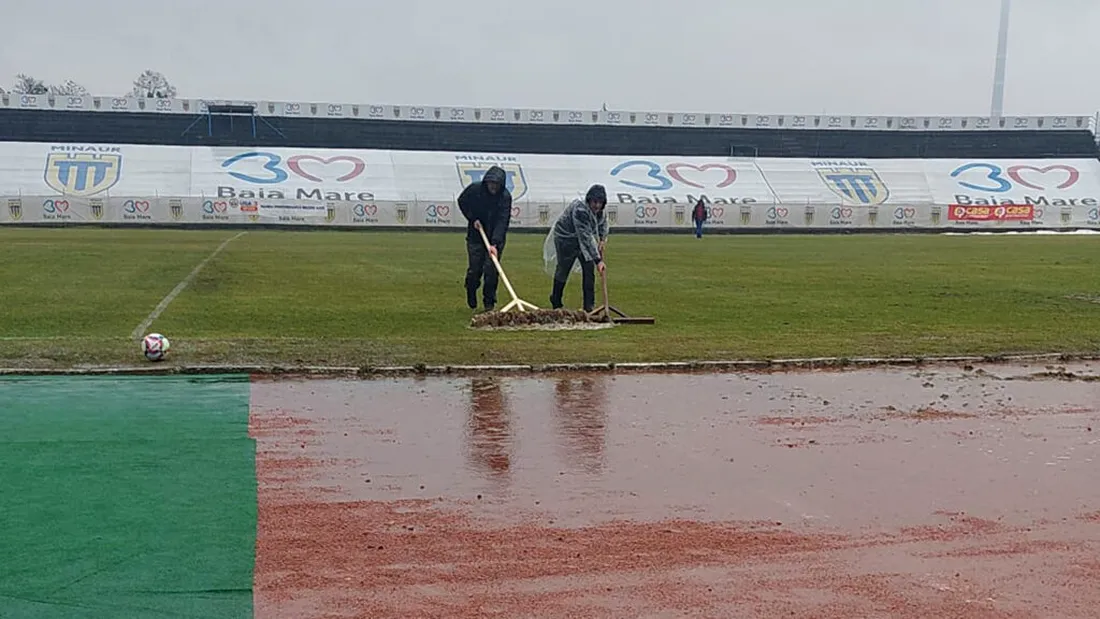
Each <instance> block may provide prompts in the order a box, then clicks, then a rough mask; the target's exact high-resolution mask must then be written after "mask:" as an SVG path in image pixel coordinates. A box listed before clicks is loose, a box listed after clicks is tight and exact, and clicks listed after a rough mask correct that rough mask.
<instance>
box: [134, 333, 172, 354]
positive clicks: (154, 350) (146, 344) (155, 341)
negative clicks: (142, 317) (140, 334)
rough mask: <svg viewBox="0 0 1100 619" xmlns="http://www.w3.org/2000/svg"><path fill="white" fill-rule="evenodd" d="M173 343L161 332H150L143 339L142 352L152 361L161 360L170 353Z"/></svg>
mask: <svg viewBox="0 0 1100 619" xmlns="http://www.w3.org/2000/svg"><path fill="white" fill-rule="evenodd" d="M170 347H171V344H170V343H169V342H168V338H166V337H164V336H163V335H161V334H159V333H150V334H149V335H146V336H145V337H144V338H142V340H141V354H143V355H145V358H146V359H148V360H150V361H160V360H162V359H164V357H165V356H166V355H167V354H168V349H169V348H170Z"/></svg>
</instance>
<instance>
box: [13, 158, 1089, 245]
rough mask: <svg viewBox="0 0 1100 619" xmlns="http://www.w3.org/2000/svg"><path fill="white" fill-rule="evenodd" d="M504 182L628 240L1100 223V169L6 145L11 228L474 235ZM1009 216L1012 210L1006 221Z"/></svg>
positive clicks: (536, 206) (546, 216)
mask: <svg viewBox="0 0 1100 619" xmlns="http://www.w3.org/2000/svg"><path fill="white" fill-rule="evenodd" d="M493 165H498V166H500V167H502V168H503V169H504V170H505V173H506V175H507V185H508V188H509V190H510V191H511V193H512V195H513V209H512V218H513V224H512V225H513V226H514V227H516V228H524V227H539V228H541V227H546V226H549V225H551V223H552V222H553V219H554V218H555V217H556V216H557V214H558V213H560V212H561V211H562V210H563V209H564V208H565V206H566V205H567V204H568V203H569V202H570V201H571V200H573V199H575V198H578V197H581V196H583V195H584V193H585V191H586V190H587V188H588V187H589V186H590V185H592V184H594V183H600V184H603V185H604V186H605V187H606V188H607V193H608V197H609V204H608V218H609V220H610V221H611V224H612V225H613V226H614V227H617V228H624V229H626V228H636V229H667V228H678V227H689V226H691V225H692V222H691V212H692V207H693V206H694V204H695V203H696V202H697V201H698V200H702V201H703V202H704V204H705V205H706V206H707V209H708V213H709V219H708V221H707V224H706V225H707V226H709V227H712V228H812V229H830V228H868V227H869V228H876V229H880V228H881V229H896V228H929V227H934V228H964V229H965V228H974V227H978V228H990V227H993V228H998V227H1000V228H1027V227H1035V226H1043V227H1064V226H1086V227H1091V226H1094V225H1096V221H1097V220H1098V217H1097V214H1098V212H1097V209H1098V208H1100V161H1097V160H1094V159H1071V160H1064V159H1040V160H954V159H952V160H947V159H931V160H907V159H838V160H831V159H820V160H817V159H813V160H811V159H776V158H770V159H769V158H759V159H743V158H742V159H737V158H724V157H614V156H576V155H509V154H492V153H455V152H419V151H385V150H325V149H285V148H221V147H219V148H210V147H183V146H140V145H96V144H80V145H72V144H48V143H18V142H14V143H13V142H9V143H0V196H3V197H4V198H3V199H4V200H5V201H6V206H7V208H5V209H4V210H3V211H2V212H0V223H14V222H28V223H34V222H72V223H80V222H105V223H139V224H168V223H214V224H223V223H242V224H243V223H261V222H262V223H276V224H287V225H331V226H415V227H430V228H450V227H461V226H463V225H465V222H464V219H463V217H462V215H461V213H460V212H459V211H458V207H457V197H458V194H459V193H461V191H462V190H463V188H464V187H466V186H467V185H469V184H470V183H473V182H477V181H479V180H480V179H481V177H482V176H483V175H484V173H485V172H486V171H487V170H488V169H489V167H490V166H493ZM1002 207H1003V208H1002Z"/></svg>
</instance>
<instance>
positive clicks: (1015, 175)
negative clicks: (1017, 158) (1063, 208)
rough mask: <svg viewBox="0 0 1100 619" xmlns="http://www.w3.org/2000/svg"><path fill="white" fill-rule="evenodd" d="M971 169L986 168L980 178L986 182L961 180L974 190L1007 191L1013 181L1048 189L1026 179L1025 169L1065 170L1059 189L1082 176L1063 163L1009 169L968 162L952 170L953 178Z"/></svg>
mask: <svg viewBox="0 0 1100 619" xmlns="http://www.w3.org/2000/svg"><path fill="white" fill-rule="evenodd" d="M970 170H984V171H985V174H986V175H985V177H984V178H981V179H979V180H981V181H984V182H985V183H984V184H977V183H971V182H968V181H964V180H959V185H961V186H963V187H966V188H967V189H973V190H974V191H986V192H990V193H1005V192H1006V191H1009V190H1011V189H1012V184H1013V182H1015V183H1016V184H1018V185H1023V186H1024V187H1027V188H1029V189H1035V190H1037V191H1042V190H1043V189H1048V188H1047V187H1043V186H1040V185H1036V184H1035V183H1033V182H1030V181H1028V180H1026V179H1024V178H1023V177H1022V176H1021V174H1020V172H1021V171H1023V170H1032V171H1034V172H1038V173H1039V174H1043V175H1045V174H1047V173H1048V172H1052V171H1054V170H1061V171H1062V172H1065V174H1066V179H1065V180H1064V181H1062V182H1061V183H1060V184H1058V185H1057V186H1056V187H1057V189H1066V188H1068V187H1071V186H1073V185H1074V184H1076V183H1077V180H1078V179H1079V178H1080V177H1081V173H1080V172H1078V171H1077V169H1076V168H1074V167H1071V166H1068V165H1065V164H1061V163H1058V164H1054V165H1049V166H1045V167H1042V168H1040V167H1037V166H1033V165H1014V166H1009V167H1008V169H1007V170H1006V169H1005V168H1002V167H1001V166H999V165H996V164H993V163H968V164H966V165H963V166H959V167H957V168H955V170H954V171H953V172H951V178H954V179H958V178H959V177H960V176H962V175H963V174H966V173H967V172H969V171H970ZM1005 174H1007V175H1008V178H1005ZM971 178H974V176H973V175H971Z"/></svg>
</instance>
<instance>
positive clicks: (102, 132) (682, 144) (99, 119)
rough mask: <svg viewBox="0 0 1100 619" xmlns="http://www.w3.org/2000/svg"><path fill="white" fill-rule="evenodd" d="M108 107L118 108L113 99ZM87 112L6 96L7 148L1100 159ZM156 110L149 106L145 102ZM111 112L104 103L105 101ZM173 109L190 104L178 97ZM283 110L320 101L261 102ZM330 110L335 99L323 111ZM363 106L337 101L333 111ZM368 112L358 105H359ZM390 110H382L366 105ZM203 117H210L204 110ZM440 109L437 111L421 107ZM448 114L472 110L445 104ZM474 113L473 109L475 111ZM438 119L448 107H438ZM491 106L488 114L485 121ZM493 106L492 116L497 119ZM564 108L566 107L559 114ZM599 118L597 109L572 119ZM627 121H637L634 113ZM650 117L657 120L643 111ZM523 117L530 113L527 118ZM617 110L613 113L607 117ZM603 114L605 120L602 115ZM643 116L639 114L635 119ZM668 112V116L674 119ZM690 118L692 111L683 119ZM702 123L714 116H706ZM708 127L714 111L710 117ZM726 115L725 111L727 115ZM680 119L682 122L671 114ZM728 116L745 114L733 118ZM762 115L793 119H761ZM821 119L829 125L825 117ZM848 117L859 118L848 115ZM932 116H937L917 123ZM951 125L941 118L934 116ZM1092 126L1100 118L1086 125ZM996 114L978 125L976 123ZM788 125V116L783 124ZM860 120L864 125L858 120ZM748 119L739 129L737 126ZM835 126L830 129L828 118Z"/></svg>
mask: <svg viewBox="0 0 1100 619" xmlns="http://www.w3.org/2000/svg"><path fill="white" fill-rule="evenodd" d="M105 101H111V100H110V99H105ZM114 101H126V105H127V106H128V108H127V110H125V111H96V110H91V109H87V108H88V107H90V106H88V105H87V102H82V105H80V106H69V107H70V108H73V107H75V108H77V109H57V108H56V107H50V106H48V105H43V104H39V105H35V106H29V107H30V108H31V109H27V108H28V106H22V107H21V106H19V105H18V103H19V101H18V97H17V96H15V95H12V96H9V97H6V98H5V100H4V101H0V141H17V142H18V141H64V142H70V143H71V142H77V143H79V142H86V143H116V144H164V145H181V146H243V145H248V146H265V147H267V146H291V147H303V148H359V149H395V150H429V151H477V152H497V153H546V154H563V155H564V154H575V155H682V156H744V157H792V158H812V157H830V158H854V157H859V158H909V159H932V158H1021V159H1045V158H1062V159H1069V158H1093V157H1097V156H1098V151H1097V142H1096V137H1095V135H1094V134H1093V129H1092V127H1091V126H1090V125H1091V123H1089V122H1085V123H1082V119H1083V118H1084V117H1073V118H1072V120H1068V119H1062V122H1071V123H1072V124H1070V125H1069V126H1063V127H1060V128H1058V129H1057V130H1055V128H1054V127H1051V126H1049V125H1048V126H1045V127H1041V126H1037V125H1041V124H1042V119H1038V122H1037V123H1036V120H1035V119H1029V120H1027V121H1026V122H1028V123H1031V124H1029V125H1027V127H1028V128H1026V129H1023V130H1021V129H1019V128H1018V127H1013V128H1006V129H1004V130H999V129H992V128H986V129H970V128H967V120H966V119H954V120H953V123H954V124H953V125H952V127H951V129H950V130H946V131H945V130H937V129H936V128H931V129H927V130H924V129H920V128H919V127H920V124H916V125H914V126H915V127H918V128H906V129H905V130H898V129H899V127H897V126H894V125H893V123H894V122H895V121H896V122H898V123H900V122H902V121H903V120H905V119H886V122H887V123H890V124H891V126H892V127H893V130H891V129H863V128H852V127H851V126H845V127H843V128H839V129H838V128H809V127H810V125H806V127H805V128H797V129H795V128H778V127H775V126H768V127H760V126H759V122H757V123H756V126H749V127H744V126H741V127H737V126H696V127H687V126H638V125H615V124H608V123H588V122H585V123H584V124H561V123H554V124H536V123H532V122H504V123H485V122H452V121H449V120H440V121H435V120H403V119H395V118H390V117H387V118H384V119H376V118H362V117H359V118H348V117H325V116H323V115H305V114H303V115H302V116H300V117H294V116H291V115H270V114H260V113H256V114H253V108H254V107H257V105H256V104H244V105H241V104H235V107H234V106H230V107H224V106H223V107H222V108H221V111H220V113H210V111H209V110H210V109H216V108H208V107H207V104H205V103H204V102H196V103H195V104H194V105H191V106H186V107H189V108H190V110H191V111H190V113H182V112H180V110H179V109H178V108H177V109H176V110H173V111H175V112H177V113H161V112H152V111H130V108H133V107H134V106H135V104H134V102H133V100H120V99H115V100H114ZM139 103H140V104H141V107H145V105H144V102H140V101H139ZM96 105H97V107H98V105H99V98H96ZM172 105H176V106H178V105H179V103H178V102H173V103H172ZM263 105H268V106H269V109H272V110H274V109H275V106H276V105H278V106H288V105H301V106H307V105H308V106H313V107H314V109H316V107H317V105H318V104H284V103H272V104H266V103H264V104H260V106H263ZM320 105H321V107H324V106H325V105H327V104H320ZM333 107H339V108H341V109H343V108H344V107H351V106H342V105H341V106H332V105H329V108H330V109H331V108H333ZM359 107H360V106H355V109H356V110H358V109H359ZM362 107H363V108H367V107H370V108H371V109H374V108H376V107H377V108H381V107H382V106H362ZM199 108H201V109H202V111H200V109H199ZM415 109H432V108H415ZM445 109H448V110H452V113H453V110H454V109H462V108H445ZM465 109H467V110H468V109H470V108H465ZM435 110H436V112H437V113H438V110H439V108H435ZM481 112H482V110H477V111H476V113H477V114H478V115H479V117H480V114H481ZM489 112H490V110H485V113H486V114H488V113H489ZM557 113H558V112H554V114H557ZM562 113H568V114H587V112H584V113H581V112H562ZM619 114H631V113H627V112H623V113H619ZM643 114H646V115H647V116H649V115H652V116H657V114H652V113H643ZM517 115H518V112H517ZM605 115H606V113H605ZM593 116H595V113H593ZM631 116H634V114H631ZM662 116H663V115H662ZM677 116H678V117H679V116H686V115H677ZM701 116H702V115H701ZM706 116H707V118H708V120H709V119H710V116H711V115H706ZM715 117H717V115H715ZM669 118H670V119H671V118H672V115H669ZM723 118H740V119H742V121H741V122H742V124H744V119H745V118H748V117H742V116H740V115H737V116H730V115H725V116H723ZM751 118H754V119H758V118H789V117H756V116H753V117H751ZM795 118H804V119H813V121H812V122H816V123H821V121H822V118H826V119H828V118H832V119H837V118H838V117H795ZM843 118H844V119H845V120H847V119H849V118H852V117H843ZM909 120H910V121H911V122H915V123H920V122H921V121H923V123H924V124H925V126H927V123H928V120H929V119H921V120H916V119H909ZM935 120H939V119H933V121H935ZM1085 120H1091V119H1087V118H1086V119H1085ZM983 121H984V122H986V123H988V122H989V120H988V119H970V122H971V123H973V124H972V125H969V126H971V127H972V126H976V125H977V124H978V123H979V122H983ZM780 122H782V121H780ZM852 122H853V123H854V122H855V121H854V120H853V121H852ZM727 124H734V125H735V124H736V123H727ZM822 124H826V125H828V124H829V123H822Z"/></svg>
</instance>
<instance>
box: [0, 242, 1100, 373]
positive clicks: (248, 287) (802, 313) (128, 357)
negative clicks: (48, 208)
mask: <svg viewBox="0 0 1100 619" xmlns="http://www.w3.org/2000/svg"><path fill="white" fill-rule="evenodd" d="M234 234H236V233H235V232H231V231H201V232H200V231H182V230H101V229H41V230H34V229H4V230H0V263H2V264H3V265H4V267H3V269H2V270H0V299H2V300H0V307H2V308H3V311H0V365H4V366H9V367H10V366H19V367H23V366H26V367H32V366H33V367H59V366H60V367H65V366H72V365H80V364H107V363H112V364H113V363H125V364H131V363H137V362H141V361H142V359H141V357H140V355H139V352H138V350H137V345H136V344H134V343H133V342H131V341H130V340H129V334H130V332H131V331H132V330H133V329H134V327H136V326H137V325H138V324H139V323H140V322H141V321H142V320H143V319H144V318H145V316H147V315H148V314H149V312H151V311H152V310H153V308H154V307H155V306H156V304H157V303H158V302H159V301H160V300H161V299H162V298H163V297H164V296H165V295H166V294H167V293H168V292H169V291H170V290H171V289H172V288H173V287H175V286H176V284H177V283H179V282H180V280H182V279H183V278H184V277H185V276H186V275H187V273H189V272H190V271H191V269H192V268H194V266H195V265H196V264H198V263H199V262H200V261H201V260H202V259H203V258H205V257H206V256H207V255H209V254H210V252H212V251H213V250H214V248H216V247H217V246H218V244H219V243H221V242H222V241H223V240H225V239H226V238H229V237H230V236H232V235H234ZM542 241H543V236H542V235H539V234H513V235H511V236H510V238H509V241H508V246H507V248H506V250H505V255H504V264H505V267H506V269H507V273H508V275H509V277H510V278H511V280H512V282H513V283H514V284H515V286H516V287H517V292H518V293H519V294H520V295H521V296H522V297H523V298H524V299H526V300H528V301H531V302H533V303H535V304H537V305H540V306H546V305H547V303H548V301H547V296H548V294H549V288H550V278H549V276H547V275H545V274H544V273H543V272H542V261H541V247H542ZM1098 243H1100V242H1098V240H1097V239H1095V238H1092V237H1051V236H1028V237H1024V236H1011V237H988V236H987V237H961V236H953V237H949V236H939V235H937V236H923V235H922V236H917V235H912V236H901V235H899V236H886V235H882V236H877V235H876V236H870V235H860V236H759V237H748V236H717V235H716V236H709V237H706V238H704V239H703V240H696V239H694V238H692V237H690V236H687V235H675V236H658V235H626V234H623V235H617V236H616V235H613V236H612V238H611V240H610V242H609V245H608V252H609V276H610V279H609V281H610V284H611V297H612V303H613V305H616V306H618V307H620V308H621V309H623V310H624V311H626V312H628V313H631V314H636V315H648V316H655V317H656V318H657V324H656V325H653V326H620V327H617V328H615V329H610V330H603V331H591V332H553V333H548V332H520V333H516V332H512V333H501V332H496V333H488V332H479V331H472V330H470V329H469V328H468V325H469V319H470V311H469V310H468V309H467V308H466V307H465V298H464V296H465V295H464V293H463V287H462V278H463V273H464V270H465V261H466V256H465V250H464V245H463V239H462V236H461V235H460V234H457V233H412V232H409V233H398V232H371V233H355V232H290V231H286V232H277V231H252V232H249V233H248V234H247V235H245V236H243V237H241V238H239V239H237V240H235V241H233V242H232V243H231V244H230V245H229V246H228V248H227V249H226V250H225V251H224V252H223V253H222V254H220V255H219V256H218V257H217V258H216V259H215V260H213V261H211V262H210V263H209V264H208V265H207V267H206V268H205V269H204V270H203V272H202V273H201V274H200V275H199V277H198V278H197V279H196V280H195V281H194V282H193V283H192V284H191V285H190V286H189V287H188V288H187V289H186V290H185V291H184V292H183V293H182V294H181V295H180V296H179V297H178V298H177V299H176V300H175V301H174V302H173V303H172V304H171V305H170V306H169V307H168V309H167V310H166V311H165V312H164V313H163V315H162V316H161V317H160V318H159V319H158V320H157V321H156V322H155V323H154V324H153V325H152V328H151V330H153V331H157V332H161V333H164V334H165V335H167V336H168V337H169V338H170V339H171V340H172V343H173V350H172V359H173V362H174V363H311V364H340V365H343V364H350V365H357V366H367V365H381V364H413V363H427V364H435V363H518V362H524V363H543V362H563V361H570V362H605V361H617V362H626V361H675V360H702V359H723V360H725V359H742V358H779V357H791V356H863V355H939V354H997V353H1024V352H1088V351H1097V350H1100V305H1098V304H1097V303H1093V302H1089V301H1088V300H1080V299H1078V298H1074V297H1100V277H1098V274H1097V271H1098V267H1100V255H1098V251H1097V250H1098V249H1100V244H1098ZM507 300H508V297H507V292H506V291H505V290H504V287H503V286H501V303H504V302H505V301H507ZM566 301H567V305H569V306H572V307H576V306H579V303H580V276H579V275H577V274H574V275H573V276H572V278H571V281H570V283H569V288H568V292H567V299H566ZM50 338H52V339H50Z"/></svg>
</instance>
